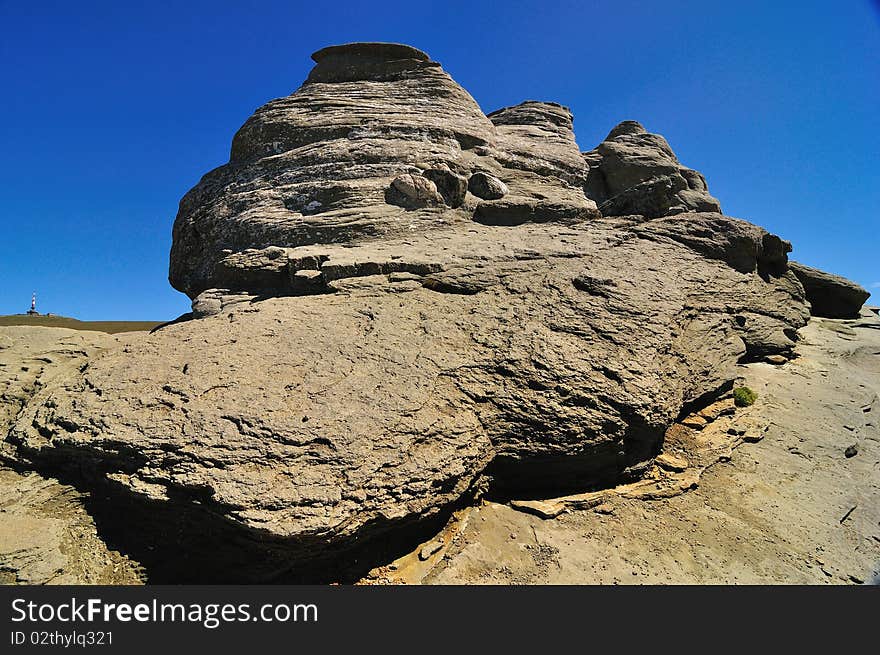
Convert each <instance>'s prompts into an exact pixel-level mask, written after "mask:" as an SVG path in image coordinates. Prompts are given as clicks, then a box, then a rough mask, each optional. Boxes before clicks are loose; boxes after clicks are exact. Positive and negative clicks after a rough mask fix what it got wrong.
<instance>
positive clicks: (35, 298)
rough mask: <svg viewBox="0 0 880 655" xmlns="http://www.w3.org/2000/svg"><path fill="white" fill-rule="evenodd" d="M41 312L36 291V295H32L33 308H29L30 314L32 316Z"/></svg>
mask: <svg viewBox="0 0 880 655" xmlns="http://www.w3.org/2000/svg"><path fill="white" fill-rule="evenodd" d="M39 313H40V312H38V311H37V292H36V291H35V292H34V295H32V296H31V308H30V309H29V310H28V314H30V315H31V316H37V315H39Z"/></svg>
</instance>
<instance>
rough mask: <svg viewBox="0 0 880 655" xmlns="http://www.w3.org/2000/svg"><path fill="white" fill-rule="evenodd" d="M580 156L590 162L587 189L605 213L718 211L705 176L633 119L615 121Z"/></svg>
mask: <svg viewBox="0 0 880 655" xmlns="http://www.w3.org/2000/svg"><path fill="white" fill-rule="evenodd" d="M584 158H585V159H586V160H587V162H588V163H589V165H590V173H589V176H588V178H587V180H586V185H585V190H586V192H587V195H588V196H589V197H590V198H592V199H593V200H595V201H596V202H597V203H598V204H599V206H600V209H601V211H602V214H604V215H605V216H620V215H626V214H641V215H644V216H649V217H658V216H667V215H671V214H679V213H682V212H689V211H697V212H720V211H721V205H720V204H719V203H718V201H717V200H716V199H715V198H713V197H712V196H710V195H709V187H708V186H707V185H706V179H705V178H704V177H703V176H702V175H701V174H700V173H699V172H698V171H695V170H693V169H691V168H687V167H685V166H682V165H681V164H680V163H679V161H678V158H677V157H676V156H675V153H674V152H673V151H672V148H670V147H669V144H668V143H667V142H666V139H664V138H663V137H662V136H660V135H659V134H649V133H648V132H647V130H645V128H644V127H643V126H642V125H641V123H637V122H636V121H623V122H622V123H620V124H619V125H617V126H616V127H615V128H614V129H613V130H611V132H610V133H609V134H608V136H607V137H605V140H604V141H603V142H602V143H600V144H599V145H598V146H597V147H596V148H595V149H594V150H591V151H590V152H585V153H584Z"/></svg>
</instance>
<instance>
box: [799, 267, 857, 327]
mask: <svg viewBox="0 0 880 655" xmlns="http://www.w3.org/2000/svg"><path fill="white" fill-rule="evenodd" d="M791 270H792V271H793V272H794V274H795V275H796V276H797V278H798V280H800V282H801V284H802V285H803V286H804V293H805V294H806V296H807V300H809V301H810V313H812V314H814V315H815V316H825V317H827V318H857V317H858V315H859V310H860V309H861V308H862V305H864V304H865V301H866V300H867V299H868V297H869V296H870V295H871V294H870V293H868V291H866V290H865V289H863V288H862V287H860V286H859V285H858V284H856V283H855V282H852V281H851V280H847V279H846V278H845V277H841V276H839V275H834V274H833V273H826V272H825V271H820V270H819V269H817V268H811V267H810V266H805V265H804V264H801V263H800V262H791Z"/></svg>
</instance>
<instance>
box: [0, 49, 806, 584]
mask: <svg viewBox="0 0 880 655" xmlns="http://www.w3.org/2000/svg"><path fill="white" fill-rule="evenodd" d="M314 58H315V60H316V62H317V66H316V67H315V69H314V70H313V72H312V73H311V75H310V76H309V79H308V80H307V81H306V83H305V84H304V85H303V86H302V87H301V88H300V90H299V91H297V92H296V93H294V94H293V95H291V96H289V97H287V98H283V99H280V100H275V101H273V102H271V103H269V104H268V105H266V106H264V107H262V108H261V109H259V110H258V111H257V113H256V114H255V115H254V116H253V117H252V118H251V119H249V120H248V122H247V123H246V124H245V125H244V126H243V127H242V128H241V130H239V132H238V134H237V135H236V137H235V139H234V142H233V151H232V158H231V161H230V163H229V164H227V165H226V166H223V167H221V168H219V169H217V170H216V171H213V172H211V173H209V174H208V175H207V176H205V178H203V180H202V181H201V182H200V183H199V185H198V186H197V187H196V188H195V189H193V190H192V191H191V192H190V193H188V194H187V196H186V197H185V198H184V199H183V201H182V202H181V208H180V213H179V214H178V217H177V220H176V222H175V228H174V247H173V249H172V255H171V260H172V261H171V280H172V283H173V284H174V285H175V286H176V287H177V288H179V289H181V290H183V291H185V292H186V293H188V294H189V295H190V296H191V297H192V298H193V299H194V305H193V307H194V316H197V317H200V318H199V320H191V321H187V322H179V323H175V324H172V325H168V326H166V327H164V328H162V329H161V330H158V331H156V332H155V333H154V334H151V335H149V336H147V337H143V338H140V339H136V340H131V341H127V342H126V343H125V344H124V346H121V347H117V348H115V349H111V350H108V351H107V352H105V353H104V354H102V355H101V356H99V357H95V358H93V359H91V360H90V361H89V362H88V365H87V366H83V367H81V368H79V369H76V370H73V371H70V372H68V374H67V375H65V376H63V377H62V378H59V379H58V380H56V381H55V383H53V384H52V385H50V386H47V387H46V388H41V389H37V390H35V392H34V394H33V400H32V401H31V402H29V403H28V404H27V405H26V406H24V407H23V408H19V409H18V410H16V417H15V423H14V426H13V427H12V429H11V430H10V431H9V434H8V436H7V439H6V445H5V449H6V452H7V453H8V457H11V458H14V459H16V460H17V461H20V462H25V463H27V464H28V465H32V466H37V467H43V468H46V469H52V470H61V471H64V472H65V473H66V474H67V475H70V476H72V477H76V478H77V479H79V480H82V484H83V485H86V486H92V487H95V488H98V487H100V488H101V489H102V490H104V492H105V493H106V494H107V495H109V496H111V497H115V498H118V499H120V500H121V501H124V502H126V503H133V504H134V505H137V506H138V507H139V508H140V510H142V511H143V514H144V515H145V516H147V517H149V518H148V519H147V523H152V524H154V527H153V531H154V532H155V533H157V534H158V533H161V534H166V535H171V536H169V537H168V539H170V540H171V541H170V544H169V547H171V548H173V549H174V550H176V551H177V552H184V551H187V552H192V551H193V550H194V549H195V550H198V549H205V552H208V553H211V554H210V555H209V556H206V557H202V558H198V557H194V558H191V559H190V560H189V561H187V565H186V567H185V570H181V571H179V572H178V575H179V576H183V577H186V576H191V577H192V578H197V579H201V580H217V579H227V580H229V579H239V580H267V579H277V578H279V577H284V576H288V575H292V576H296V575H298V574H300V573H302V572H303V571H305V570H316V569H315V568H314V567H313V566H312V565H313V564H314V562H316V561H320V560H322V558H323V559H326V558H336V559H337V560H339V559H345V558H346V557H347V556H343V555H341V553H344V552H345V551H347V550H349V549H353V548H355V547H358V548H360V547H363V546H364V545H365V544H367V543H381V542H382V541H383V540H384V539H386V538H387V535H389V534H393V533H395V532H399V531H400V530H404V529H409V527H411V526H418V525H424V524H425V523H426V522H429V521H431V520H432V519H434V518H437V517H441V516H443V515H444V514H446V513H448V512H449V511H451V509H452V508H453V507H454V506H455V505H456V503H459V502H461V501H462V499H467V498H468V497H469V495H471V494H472V493H473V492H474V490H475V489H478V488H479V489H485V488H490V489H491V490H492V491H493V492H494V493H500V494H504V493H508V492H510V491H511V490H516V491H518V492H521V493H529V494H535V495H540V494H542V493H544V492H546V491H547V490H548V489H552V490H554V491H558V490H559V489H564V488H574V489H577V488H582V487H584V486H591V485H596V484H602V483H604V482H607V481H617V480H620V479H627V478H633V477H637V476H638V475H639V474H640V472H641V471H643V470H645V468H646V467H647V466H649V465H650V462H651V460H652V458H653V457H654V456H655V455H656V454H657V453H658V452H659V448H660V444H661V442H662V439H663V435H664V433H665V431H666V428H667V427H668V426H669V424H670V423H672V422H673V421H674V420H675V419H676V418H677V417H678V416H679V415H680V414H681V413H682V411H683V410H684V409H687V410H688V411H692V410H694V409H699V408H700V406H701V405H703V404H706V403H707V402H708V401H709V400H711V399H713V398H715V397H716V396H717V395H718V394H719V393H721V392H722V391H723V390H725V389H727V388H729V387H730V385H731V383H732V381H733V380H734V378H735V377H736V372H735V365H736V364H737V362H738V361H740V360H742V359H744V358H750V357H758V356H764V355H768V354H777V353H787V352H788V351H789V350H790V349H791V346H792V345H793V343H794V341H793V340H794V338H795V337H796V331H797V329H798V328H800V327H801V326H803V325H804V324H805V322H806V320H807V318H808V312H807V305H806V301H805V299H804V295H803V287H802V286H801V284H800V282H798V280H797V278H796V277H795V276H794V274H793V273H792V272H791V271H790V270H789V269H788V264H787V253H788V251H789V250H790V245H789V244H788V243H787V242H785V241H783V240H782V239H780V238H779V237H776V236H774V235H771V234H768V233H767V232H766V231H765V230H763V229H761V228H759V227H757V226H754V225H751V224H749V223H746V222H745V221H741V220H738V219H734V218H730V217H726V216H723V215H721V214H719V213H713V212H689V213H677V214H670V212H672V210H673V209H674V208H676V207H679V205H674V204H669V205H668V206H667V207H666V209H665V210H664V212H660V213H661V214H664V215H662V216H661V215H659V214H657V213H655V212H645V211H640V212H639V215H628V216H618V217H606V218H602V217H601V216H600V214H599V212H598V211H597V209H596V205H595V203H594V202H593V201H592V200H590V199H588V198H587V196H586V195H585V193H584V188H585V187H586V188H590V184H589V180H588V175H591V174H592V173H591V172H590V170H589V168H588V166H587V163H586V160H585V159H584V157H582V156H581V154H580V152H579V150H578V148H577V145H576V143H575V141H574V136H573V132H572V119H571V114H570V112H568V110H567V109H566V108H564V107H562V106H561V105H557V104H553V103H538V102H531V101H530V102H526V103H523V104H522V105H519V106H517V107H512V108H507V109H504V110H501V111H499V112H495V113H493V114H490V116H489V118H486V117H485V116H484V115H483V114H482V112H481V111H480V110H479V108H478V107H477V106H476V103H474V102H473V100H472V99H471V98H470V96H468V95H467V93H466V92H465V91H464V90H463V89H461V88H460V87H458V86H457V85H456V84H455V83H454V82H453V81H452V80H451V79H450V78H449V76H448V75H446V73H444V72H443V71H442V69H441V68H440V67H439V65H438V64H436V63H435V62H432V61H431V60H430V59H429V58H428V57H427V55H425V54H424V53H421V52H420V51H417V50H415V49H413V48H409V47H408V46H397V45H393V44H350V45H347V46H337V47H333V48H329V49H325V50H322V51H320V52H319V53H316V54H315V55H314ZM490 119H491V120H490ZM606 144H607V147H606ZM599 150H600V152H599V154H600V155H601V159H600V160H599V161H597V166H598V168H599V170H600V171H605V172H606V173H607V175H606V178H607V179H609V180H611V184H612V188H613V189H617V188H618V186H615V185H619V188H621V189H623V191H624V192H625V191H626V189H629V188H631V187H632V186H633V185H635V186H638V185H639V184H642V183H643V182H645V181H649V182H650V181H651V180H655V179H657V175H658V167H661V164H662V166H666V167H667V168H668V171H667V172H668V175H666V177H670V178H672V177H674V176H676V175H677V176H679V177H680V178H681V179H682V180H685V181H687V180H691V178H693V179H697V177H696V176H693V175H691V174H690V173H687V172H686V169H683V168H682V167H681V166H680V165H679V164H678V163H677V161H676V160H675V157H674V155H673V154H672V152H671V150H669V149H668V146H665V141H662V138H661V137H654V135H646V134H644V130H642V131H641V132H639V131H638V130H636V129H635V128H634V127H632V126H628V125H623V126H622V127H619V128H616V130H615V131H613V132H612V135H609V139H608V140H607V141H606V142H605V143H604V144H603V146H601V147H600V149H599ZM642 151H649V152H648V154H647V155H644V156H643V153H642ZM606 158H607V160H608V161H607V162H606ZM615 158H616V159H615ZM612 160H613V162H612ZM655 160H656V161H655ZM661 160H662V161H661ZM640 162H641V163H640ZM658 162H659V163H658ZM640 166H641V168H642V169H644V170H642V172H641V173H640V172H639V171H640ZM663 170H664V171H666V170H667V169H663ZM603 174H605V173H603ZM664 174H665V173H664ZM475 176H477V178H478V179H480V178H484V181H485V180H486V179H489V178H492V179H494V180H495V181H497V182H498V183H499V185H503V187H504V188H506V193H504V194H503V195H502V197H500V198H494V199H485V198H480V197H477V195H475V194H474V193H473V192H468V191H467V186H469V182H468V184H467V185H465V184H464V181H470V180H473V179H474V177H475ZM688 176H690V177H688ZM676 184H677V183H676ZM689 184H693V185H695V186H696V182H693V181H691V182H689ZM492 185H494V186H496V187H498V185H496V184H495V182H492ZM627 185H629V186H627ZM499 188H500V187H499ZM687 189H691V190H695V189H693V188H692V187H691V186H687ZM392 190H393V191H392ZM681 190H682V191H683V190H684V187H683V188H682V189H681ZM389 193H391V197H390V198H389V196H388V194H389ZM396 193H399V194H400V195H395V194H396ZM677 193H678V196H676V199H675V202H676V203H678V202H679V201H681V194H680V192H677ZM484 195H485V194H484ZM619 195H620V192H618V193H616V194H615V195H614V197H615V198H616V197H618V196H619ZM402 198H405V200H404V199H402ZM395 201H396V202H395ZM315 203H317V204H315ZM611 206H612V205H608V207H611ZM616 206H617V207H623V206H624V205H623V204H618V205H616ZM633 207H634V208H638V209H644V207H636V206H633ZM700 207H702V206H701V205H698V204H697V205H694V204H691V205H681V207H680V208H685V209H695V208H700ZM652 214H654V216H653V217H652ZM665 214H669V215H665ZM181 517H185V518H181ZM170 526H175V527H174V528H173V529H172V528H171V527H170ZM199 539H201V541H199ZM217 543H222V544H224V546H223V549H222V553H221V552H219V551H218V552H215V551H216V547H215V546H212V544H217ZM212 548H213V549H214V550H212ZM233 551H235V552H233ZM200 552H201V551H200ZM236 553H237V554H236ZM354 558H355V556H354V555H352V556H351V557H350V558H349V559H354Z"/></svg>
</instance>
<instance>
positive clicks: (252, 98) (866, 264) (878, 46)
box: [0, 0, 880, 320]
mask: <svg viewBox="0 0 880 655" xmlns="http://www.w3.org/2000/svg"><path fill="white" fill-rule="evenodd" d="M0 31H2V32H0V33H2V38H0V62H2V63H0V84H2V87H0V88H2V89H3V92H2V95H0V144H2V157H0V199H2V202H0V227H2V238H0V314H7V313H17V312H21V311H24V310H25V309H27V305H28V303H29V300H30V294H31V292H32V291H34V290H36V291H37V293H38V294H39V308H40V309H41V310H42V311H50V312H53V313H57V314H64V315H68V316H75V317H78V318H81V319H92V320H94V319H132V320H135V319H139V320H150V319H155V320H161V319H168V318H172V317H174V316H177V315H178V314H180V313H183V312H185V311H188V309H189V302H188V299H187V298H186V297H185V296H183V295H182V294H180V293H178V292H176V291H174V290H173V289H172V288H171V287H170V286H169V285H168V282H167V270H168V251H169V248H170V246H171V225H172V222H173V220H174V216H175V214H176V211H177V203H178V201H179V199H180V197H181V196H182V195H183V194H184V193H185V192H186V191H187V190H188V189H189V188H190V187H192V186H193V185H194V184H195V183H196V182H197V181H198V180H199V178H200V177H201V175H202V174H203V173H205V172H207V171H208V170H210V169H212V168H214V167H216V166H218V165H220V164H222V163H225V162H226V161H227V159H228V154H229V145H230V141H231V138H232V135H233V134H234V133H235V131H236V130H237V129H238V127H239V126H240V125H241V124H242V123H243V122H244V121H245V120H246V119H247V117H248V116H249V115H250V114H251V113H252V112H253V110H254V109H256V108H257V107H258V106H259V105H261V104H263V103H264V102H266V101H268V100H270V99H272V98H276V97H279V96H284V95H287V94H289V93H292V92H293V91H294V90H295V89H296V88H297V87H298V86H299V85H300V83H301V82H302V80H303V79H304V78H305V77H306V75H307V74H308V71H309V69H310V68H311V61H310V59H309V55H310V54H311V53H312V52H313V51H315V50H317V49H319V48H321V47H323V46H325V45H328V44H333V43H344V42H348V41H366V40H370V41H398V42H404V43H409V44H412V45H414V46H416V47H419V48H421V49H423V50H425V51H427V52H428V53H429V54H430V55H431V56H432V57H433V58H434V59H435V60H437V61H440V62H441V63H442V64H443V66H444V68H445V69H446V70H447V71H449V72H450V73H451V75H452V76H453V77H454V78H455V79H456V80H457V81H458V82H459V83H460V84H462V85H463V86H464V87H465V88H466V89H467V90H468V91H470V93H471V94H472V95H473V96H474V97H475V98H476V100H477V102H479V104H480V106H481V107H482V108H483V110H484V111H487V112H488V111H492V110H494V109H497V108H499V107H502V106H506V105H511V104H516V103H518V102H521V101H522V100H526V99H537V100H553V101H557V102H561V103H563V104H566V105H568V106H569V107H571V108H572V111H573V112H574V116H575V131H576V134H577V138H578V142H579V144H580V146H581V147H582V149H584V150H586V149H589V148H592V147H593V146H594V145H595V144H596V143H597V142H598V141H600V140H601V139H602V138H603V137H604V136H605V134H606V133H607V132H608V131H609V129H610V128H611V127H613V126H614V125H615V124H616V123H618V122H619V121H621V120H624V119H635V120H639V121H641V122H642V123H643V124H644V125H645V126H646V127H647V128H648V129H649V130H650V131H654V132H659V133H661V134H663V135H665V136H666V137H667V139H668V140H669V142H670V143H671V145H672V147H673V148H674V149H675V151H676V152H677V154H678V155H679V158H680V159H681V161H682V162H683V163H685V164H687V165H689V166H692V167H694V168H697V169H698V170H700V171H702V172H703V173H704V174H705V176H706V178H707V179H708V181H709V188H710V191H711V192H712V193H713V194H714V195H715V196H716V197H717V198H719V200H720V201H721V204H722V207H723V208H724V210H725V213H727V214H730V215H732V216H738V217H741V218H746V219H749V220H751V221H752V222H755V223H757V224H759V225H763V226H764V227H766V228H768V229H769V230H771V231H773V232H776V233H778V234H780V235H781V236H783V237H784V238H787V239H789V240H791V241H792V242H793V244H794V248H795V250H794V253H793V254H792V256H793V257H794V258H796V259H799V260H800V261H802V262H804V263H807V264H810V265H814V266H818V267H820V268H824V269H826V270H830V271H833V272H836V273H840V274H843V275H846V276H847V277H850V278H852V279H854V280H856V281H858V282H859V283H861V284H862V285H864V286H866V287H868V288H869V290H871V291H872V292H873V293H874V294H875V296H880V266H878V264H877V262H878V261H880V257H878V254H880V237H878V230H880V216H878V207H880V164H878V162H880V154H878V153H880V129H878V120H877V119H878V117H880V10H878V6H877V3H876V2H869V1H867V0H865V1H864V2H861V1H858V0H846V1H844V2H836V3H829V2H816V1H809V0H808V1H801V2H767V1H766V0H764V1H762V2H752V1H750V0H746V1H740V2H720V1H719V2H714V1H712V0H702V1H698V0H665V1H663V2H651V1H649V0H641V1H639V2H635V1H629V0H602V1H599V2H554V1H553V0H547V1H545V2H517V1H513V0H511V1H507V2H504V3H499V2H479V1H477V0H471V1H469V2H430V1H428V0H422V2H417V3H414V2H396V1H384V2H381V3H380V2H345V1H339V2H334V3H326V5H325V3H319V2H309V3H299V2H268V1H267V2H235V3H233V2H221V1H218V0H215V1H213V2H180V1H179V2H163V1H161V0H155V1H153V2H150V3H129V2H90V1H88V0H82V1H80V2H54V3H53V2H40V1H39V0H33V1H31V2H12V1H6V0H0ZM872 287H873V288H872ZM873 300H874V301H875V302H876V300H877V299H876V298H874V299H873Z"/></svg>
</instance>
